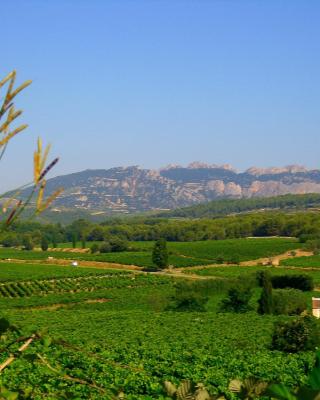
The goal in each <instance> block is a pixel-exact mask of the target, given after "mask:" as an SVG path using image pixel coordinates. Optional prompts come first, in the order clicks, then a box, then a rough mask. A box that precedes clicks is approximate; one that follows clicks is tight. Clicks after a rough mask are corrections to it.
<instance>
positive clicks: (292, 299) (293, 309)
mask: <svg viewBox="0 0 320 400" xmlns="http://www.w3.org/2000/svg"><path fill="white" fill-rule="evenodd" d="M306 308H307V301H306V298H305V295H304V294H303V292H302V291H301V290H298V289H275V290H273V314H276V315H280V314H283V315H296V314H301V313H302V312H303V311H304V310H306Z"/></svg>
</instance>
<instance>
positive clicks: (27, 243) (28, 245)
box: [22, 235, 34, 250]
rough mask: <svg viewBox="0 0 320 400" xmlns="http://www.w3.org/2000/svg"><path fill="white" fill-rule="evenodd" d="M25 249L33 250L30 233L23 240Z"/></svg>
mask: <svg viewBox="0 0 320 400" xmlns="http://www.w3.org/2000/svg"><path fill="white" fill-rule="evenodd" d="M22 245H23V250H33V247H34V245H33V243H32V240H31V237H30V236H29V235H25V236H24V237H23V240H22Z"/></svg>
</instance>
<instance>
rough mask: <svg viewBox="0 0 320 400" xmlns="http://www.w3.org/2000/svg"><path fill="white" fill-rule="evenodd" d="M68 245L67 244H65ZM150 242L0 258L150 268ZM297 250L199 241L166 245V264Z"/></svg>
mask: <svg viewBox="0 0 320 400" xmlns="http://www.w3.org/2000/svg"><path fill="white" fill-rule="evenodd" d="M67 245H68V244H67ZM153 245H154V242H131V243H130V247H131V248H132V250H133V251H125V252H120V253H104V254H90V253H81V252H69V251H45V252H43V251H34V250H33V251H25V250H17V249H12V248H1V249H0V259H20V260H45V259H47V258H48V257H53V258H58V259H70V260H87V261H100V262H112V263H119V264H127V265H137V266H141V267H150V266H152V257H151V253H152V247H153ZM299 247H301V244H300V243H298V242H297V240H295V239H283V238H268V239H264V238H263V239H261V238H260V239H259V238H257V239H230V240H208V241H202V242H169V243H168V250H169V264H170V265H173V266H175V267H189V266H197V265H207V264H213V263H216V262H221V261H224V262H231V263H232V262H239V261H248V260H254V259H258V258H261V257H269V256H273V255H277V254H281V253H284V252H286V251H288V250H294V249H297V248H299Z"/></svg>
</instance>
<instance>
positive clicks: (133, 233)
mask: <svg viewBox="0 0 320 400" xmlns="http://www.w3.org/2000/svg"><path fill="white" fill-rule="evenodd" d="M25 234H28V235H31V238H32V242H33V243H34V244H40V243H41V240H42V237H43V236H45V237H46V239H47V240H48V242H50V243H60V242H76V241H89V242H90V241H101V242H104V241H106V242H108V241H110V239H111V238H112V237H115V236H117V237H119V238H122V239H124V240H128V241H144V240H159V239H161V238H163V239H166V240H167V241H195V240H221V239H231V238H243V237H249V236H255V237H259V236H293V237H298V238H300V240H301V241H302V242H305V241H308V240H312V239H318V238H320V215H318V214H316V213H314V212H304V213H294V214H285V213H280V212H278V213H256V214H247V215H241V216H230V217H225V218H218V219H200V220H171V219H157V218H126V219H113V220H109V221H108V222H106V223H102V224H95V223H91V222H89V221H86V220H83V219H81V220H77V221H74V222H73V223H72V224H70V225H67V226H62V225H61V224H47V225H42V224H40V223H36V222H21V221H20V222H18V223H15V224H13V225H12V226H11V227H10V231H2V232H0V244H2V245H4V246H17V245H21V243H22V240H23V236H24V235H25Z"/></svg>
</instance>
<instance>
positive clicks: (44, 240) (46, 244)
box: [41, 236, 49, 251]
mask: <svg viewBox="0 0 320 400" xmlns="http://www.w3.org/2000/svg"><path fill="white" fill-rule="evenodd" d="M48 247H49V242H48V239H47V238H46V237H45V236H42V237H41V250H42V251H47V250H48Z"/></svg>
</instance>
